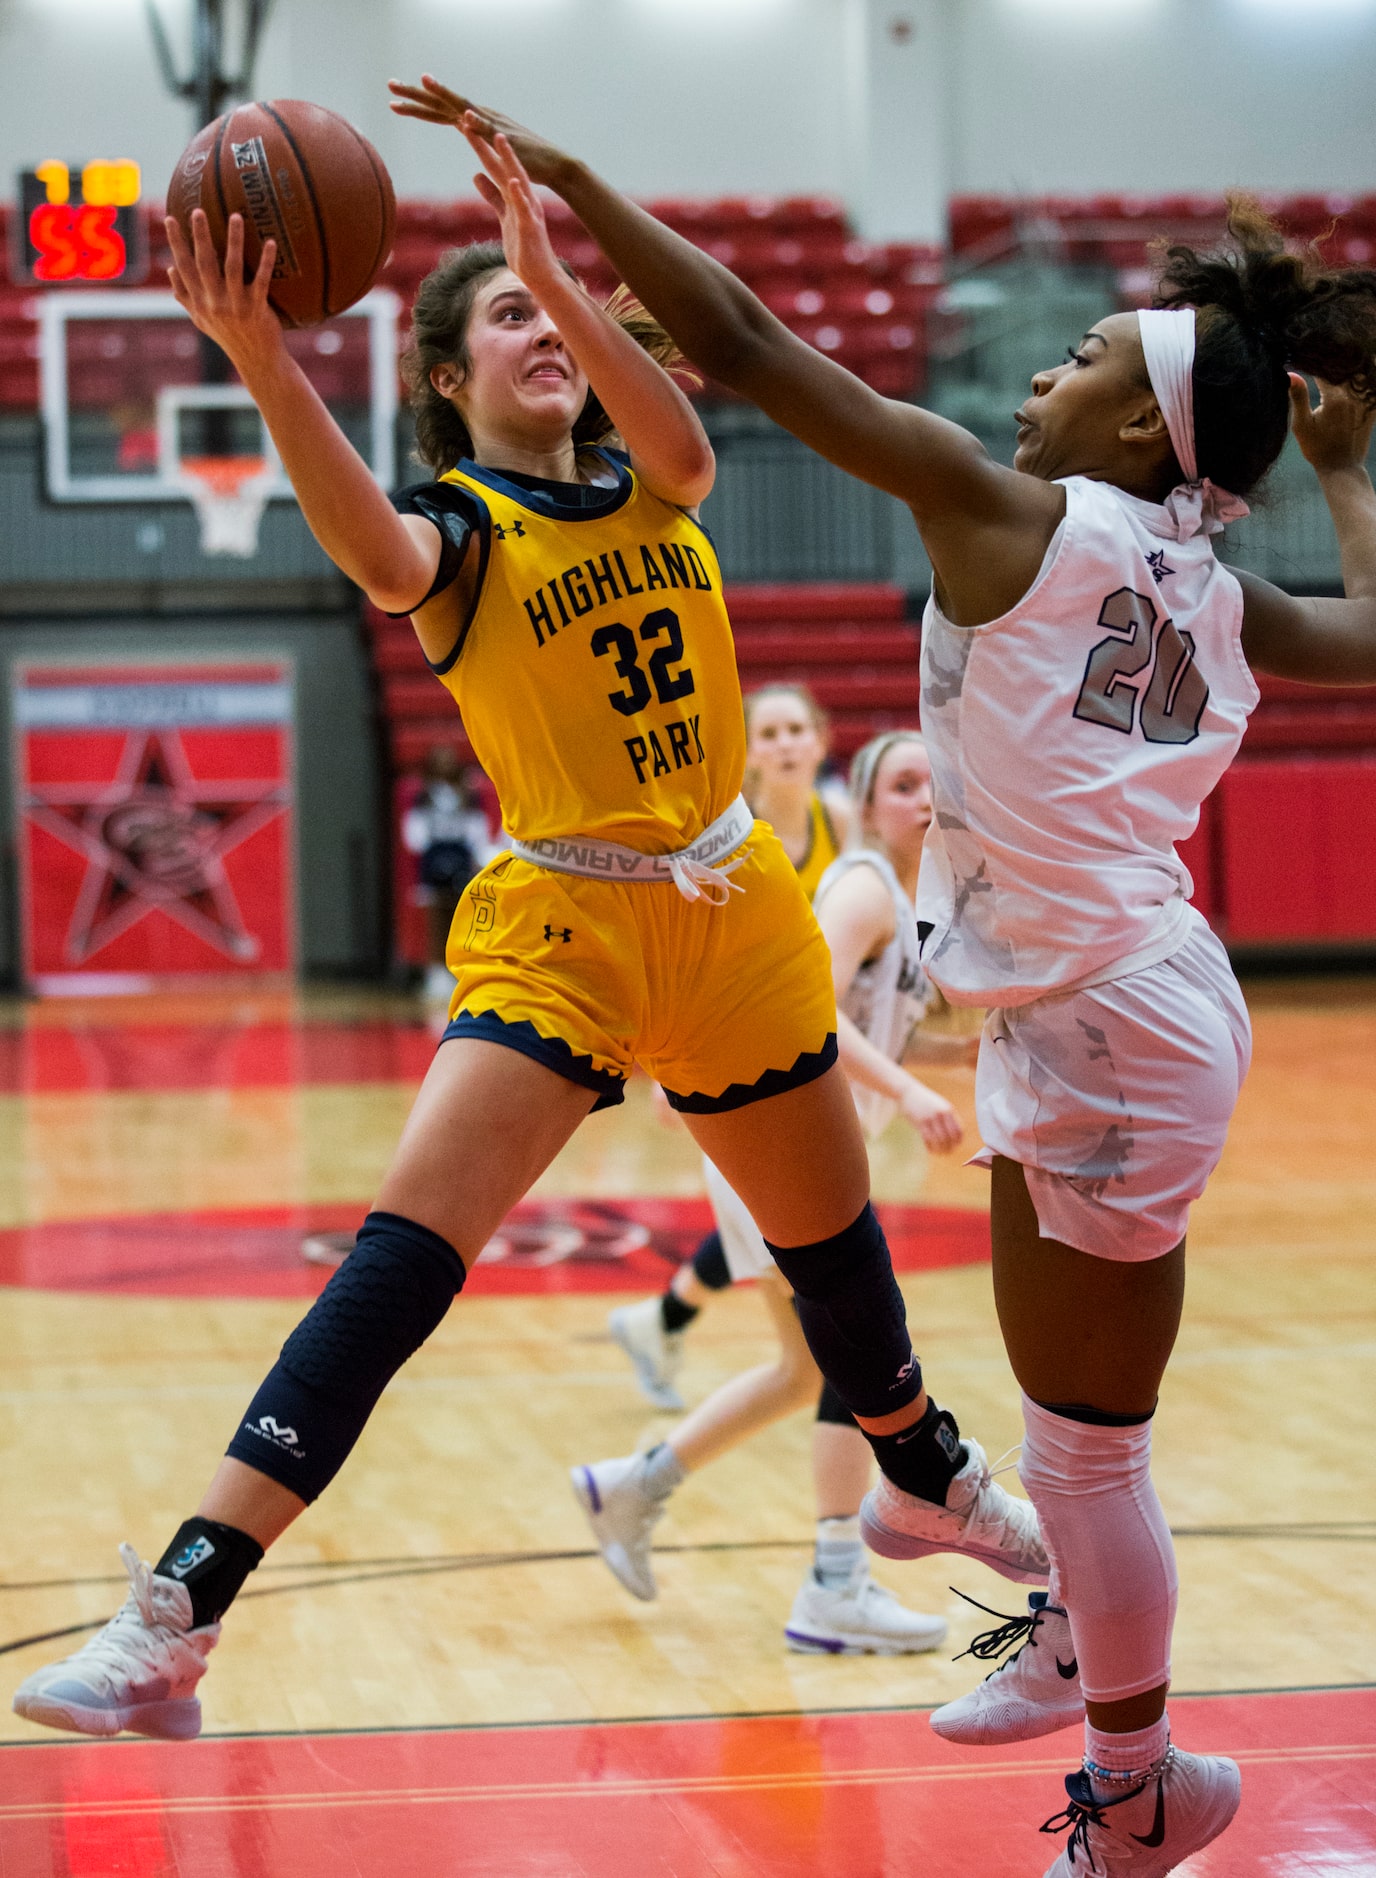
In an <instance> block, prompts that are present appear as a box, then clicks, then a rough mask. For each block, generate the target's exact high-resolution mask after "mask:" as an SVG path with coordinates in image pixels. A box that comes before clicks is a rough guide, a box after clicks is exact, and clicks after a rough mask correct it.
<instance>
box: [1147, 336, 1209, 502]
mask: <svg viewBox="0 0 1376 1878" xmlns="http://www.w3.org/2000/svg"><path fill="white" fill-rule="evenodd" d="M1137 319H1138V323H1139V324H1140V326H1141V328H1142V350H1143V352H1144V353H1145V354H1146V357H1147V376H1148V377H1149V378H1150V379H1151V388H1152V390H1153V391H1154V392H1155V393H1156V402H1157V403H1158V404H1159V405H1160V406H1161V415H1162V417H1164V418H1165V420H1166V429H1167V430H1168V431H1169V432H1170V438H1171V442H1172V444H1173V445H1174V446H1175V458H1176V461H1177V462H1178V463H1179V465H1180V467H1181V469H1182V470H1184V472H1185V481H1186V482H1187V483H1194V482H1198V481H1199V459H1198V457H1197V456H1196V455H1195V448H1194V348H1195V321H1194V308H1193V307H1192V306H1187V307H1182V308H1180V309H1179V311H1161V312H1158V311H1147V312H1141V313H1139V314H1138V315H1137Z"/></svg>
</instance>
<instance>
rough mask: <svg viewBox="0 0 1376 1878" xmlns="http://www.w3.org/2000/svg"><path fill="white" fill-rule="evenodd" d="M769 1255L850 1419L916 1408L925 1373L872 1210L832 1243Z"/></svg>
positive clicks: (775, 1248) (774, 1249)
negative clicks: (910, 1405)
mask: <svg viewBox="0 0 1376 1878" xmlns="http://www.w3.org/2000/svg"><path fill="white" fill-rule="evenodd" d="M766 1244H768V1241H766ZM769 1250H770V1252H771V1253H772V1254H773V1255H774V1262H775V1264H776V1265H777V1266H778V1268H779V1270H780V1271H781V1272H782V1273H783V1275H784V1277H785V1278H786V1279H787V1280H788V1282H789V1284H791V1285H792V1287H793V1294H794V1297H795V1298H796V1300H797V1305H798V1321H799V1323H801V1325H802V1327H803V1335H804V1336H805V1337H806V1338H807V1344H808V1348H809V1349H810V1350H811V1351H812V1354H813V1356H814V1357H815V1359H816V1362H817V1367H818V1368H819V1369H820V1370H821V1372H822V1374H823V1375H824V1376H825V1377H826V1379H827V1381H828V1382H830V1383H831V1384H832V1385H833V1387H834V1388H835V1390H836V1393H837V1394H838V1395H839V1396H840V1398H841V1400H842V1401H843V1402H844V1403H845V1405H846V1407H847V1408H848V1409H849V1410H850V1412H851V1414H852V1415H862V1416H865V1417H866V1418H867V1419H871V1420H873V1419H876V1418H878V1417H879V1416H881V1415H892V1414H893V1412H894V1411H895V1409H901V1408H906V1407H907V1405H908V1403H909V1402H915V1401H916V1400H917V1398H918V1396H920V1395H921V1393H922V1369H921V1366H920V1365H919V1363H918V1360H917V1358H916V1357H915V1356H914V1355H913V1346H912V1343H911V1341H910V1340H909V1337H908V1317H907V1312H906V1310H905V1309H904V1305H903V1293H902V1292H901V1291H900V1290H899V1289H898V1281H897V1279H896V1278H895V1277H894V1275H893V1262H892V1260H891V1259H890V1258H889V1248H888V1245H887V1243H886V1241H885V1239H884V1229H883V1227H882V1226H881V1225H880V1224H879V1220H878V1217H877V1215H876V1214H875V1210H874V1208H873V1207H872V1206H870V1205H868V1204H867V1205H866V1207H865V1210H864V1212H863V1213H862V1214H861V1215H860V1217H859V1218H858V1219H857V1220H854V1221H853V1222H852V1223H851V1224H850V1225H849V1226H847V1227H846V1229H845V1231H844V1232H838V1233H836V1234H835V1235H834V1236H833V1237H832V1238H830V1239H820V1240H818V1242H817V1243H816V1244H815V1245H795V1246H778V1245H771V1246H770V1247H769Z"/></svg>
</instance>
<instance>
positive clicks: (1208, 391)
mask: <svg viewBox="0 0 1376 1878" xmlns="http://www.w3.org/2000/svg"><path fill="white" fill-rule="evenodd" d="M1228 236H1229V241H1228V244H1227V246H1226V247H1225V248H1224V249H1222V250H1221V251H1220V252H1218V253H1215V254H1200V253H1199V252H1197V251H1196V250H1195V249H1194V248H1189V247H1185V246H1183V245H1177V246H1171V247H1168V248H1167V249H1166V250H1165V255H1164V265H1163V267H1162V272H1161V277H1160V281H1159V283H1158V286H1157V292H1156V305H1157V306H1159V307H1194V308H1195V309H1196V311H1197V313H1198V315H1199V320H1198V351H1197V353H1196V355H1195V366H1194V421H1195V438H1196V445H1197V454H1198V459H1199V473H1200V475H1201V476H1207V477H1210V478H1211V479H1212V480H1213V481H1214V482H1216V483H1217V484H1218V485H1219V486H1220V487H1221V488H1223V489H1229V490H1231V491H1232V492H1233V494H1234V495H1238V496H1245V495H1248V494H1250V492H1251V491H1252V490H1254V489H1255V488H1256V486H1257V484H1258V483H1260V482H1261V480H1262V478H1263V477H1264V476H1265V475H1266V473H1267V471H1268V470H1269V469H1270V468H1271V466H1272V464H1273V463H1274V462H1275V461H1276V459H1277V457H1278V456H1279V455H1280V453H1281V451H1282V449H1283V448H1284V447H1285V439H1286V435H1287V433H1288V430H1289V426H1290V402H1289V381H1288V379H1287V377H1286V373H1287V372H1288V371H1296V372H1306V373H1309V374H1310V375H1311V376H1313V377H1316V378H1323V379H1327V380H1328V381H1329V382H1330V383H1332V384H1336V385H1347V386H1349V387H1350V388H1351V389H1352V390H1353V391H1354V392H1355V393H1356V394H1357V396H1358V397H1360V398H1362V399H1364V400H1365V401H1366V402H1367V403H1368V404H1370V405H1376V272H1373V271H1371V270H1369V269H1366V268H1348V269H1338V268H1329V267H1326V266H1325V265H1324V262H1323V259H1322V257H1321V256H1320V255H1319V253H1318V252H1317V250H1316V249H1315V248H1313V247H1310V248H1306V249H1304V250H1303V251H1301V252H1299V253H1292V252H1290V251H1289V250H1288V249H1287V247H1286V243H1285V236H1284V235H1283V233H1282V232H1281V230H1280V228H1279V227H1278V226H1277V225H1276V223H1275V222H1274V221H1272V219H1271V218H1270V216H1268V215H1267V213H1266V211H1265V210H1264V209H1263V208H1262V207H1261V205H1260V203H1258V202H1257V201H1255V200H1254V199H1253V198H1252V197H1250V196H1245V195H1237V194H1234V195H1230V196H1229V198H1228Z"/></svg>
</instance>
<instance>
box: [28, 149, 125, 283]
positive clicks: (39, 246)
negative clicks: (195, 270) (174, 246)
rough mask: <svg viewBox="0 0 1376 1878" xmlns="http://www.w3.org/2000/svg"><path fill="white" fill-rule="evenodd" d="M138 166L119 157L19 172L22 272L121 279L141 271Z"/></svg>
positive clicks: (52, 278)
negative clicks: (77, 167)
mask: <svg viewBox="0 0 1376 1878" xmlns="http://www.w3.org/2000/svg"><path fill="white" fill-rule="evenodd" d="M139 189H140V175H139V166H138V164H137V163H133V162H130V161H129V160H127V159H123V160H120V161H118V162H97V163H87V164H86V165H85V167H84V168H82V169H81V170H80V171H79V172H76V173H74V172H73V170H72V168H71V167H70V166H69V165H68V164H66V163H60V162H57V161H56V160H52V161H49V162H46V163H39V164H36V165H35V167H34V168H33V169H32V170H26V171H25V172H24V173H23V174H22V175H21V176H20V178H19V195H20V215H19V227H20V229H21V230H22V231H23V233H22V245H23V253H22V254H21V255H19V256H16V259H17V260H19V262H20V273H21V276H22V278H24V279H27V280H32V281H36V282H40V283H44V284H48V285H54V286H56V285H60V284H62V283H63V282H67V281H113V280H120V281H129V280H135V279H139V278H141V277H142V274H143V272H144V269H145V266H146V255H147V242H146V240H145V239H144V229H143V222H142V218H141V215H140V212H139V208H138V200H139Z"/></svg>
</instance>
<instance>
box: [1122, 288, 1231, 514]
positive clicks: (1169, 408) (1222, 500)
mask: <svg viewBox="0 0 1376 1878" xmlns="http://www.w3.org/2000/svg"><path fill="white" fill-rule="evenodd" d="M1137 321H1138V324H1139V326H1140V327H1141V329H1142V351H1143V354H1144V356H1145V358H1146V361H1147V376H1148V377H1149V378H1150V379H1151V388H1152V390H1153V391H1154V392H1155V393H1156V402H1157V403H1158V404H1159V405H1160V406H1161V415H1162V417H1164V418H1165V420H1166V429H1167V431H1168V432H1169V433H1170V440H1171V445H1172V448H1173V449H1174V451H1175V457H1176V461H1177V462H1178V463H1179V465H1180V467H1181V469H1182V470H1183V471H1184V474H1185V486H1184V487H1183V488H1180V489H1176V490H1175V491H1173V492H1172V494H1171V495H1170V496H1169V497H1167V499H1166V503H1165V508H1166V510H1167V512H1168V513H1169V515H1170V517H1171V521H1172V522H1173V523H1174V525H1175V528H1176V531H1177V534H1178V537H1179V539H1180V540H1181V541H1188V540H1189V538H1190V536H1191V535H1197V534H1205V535H1218V534H1221V533H1222V532H1223V530H1224V528H1225V527H1226V526H1227V524H1228V523H1229V522H1237V521H1241V520H1242V518H1243V517H1244V516H1246V515H1248V514H1250V513H1251V511H1250V510H1249V509H1248V507H1247V504H1246V503H1245V502H1244V501H1243V500H1242V499H1241V497H1240V496H1234V495H1230V494H1229V493H1228V491H1227V490H1226V489H1220V488H1218V487H1217V485H1216V484H1214V483H1212V482H1210V481H1209V479H1208V478H1207V477H1205V478H1204V480H1203V481H1202V482H1201V481H1200V479H1199V458H1198V455H1197V453H1196V450H1195V441H1194V354H1195V316H1194V308H1193V307H1190V306H1187V307H1179V308H1160V309H1157V308H1152V309H1149V310H1146V311H1143V312H1139V313H1138V315H1137Z"/></svg>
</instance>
